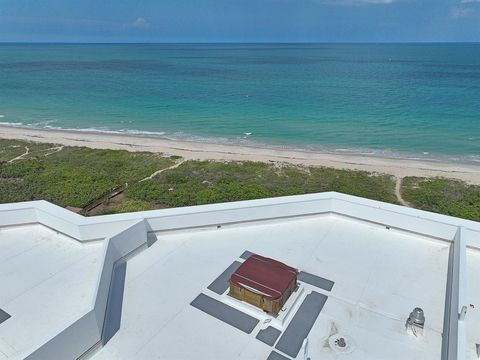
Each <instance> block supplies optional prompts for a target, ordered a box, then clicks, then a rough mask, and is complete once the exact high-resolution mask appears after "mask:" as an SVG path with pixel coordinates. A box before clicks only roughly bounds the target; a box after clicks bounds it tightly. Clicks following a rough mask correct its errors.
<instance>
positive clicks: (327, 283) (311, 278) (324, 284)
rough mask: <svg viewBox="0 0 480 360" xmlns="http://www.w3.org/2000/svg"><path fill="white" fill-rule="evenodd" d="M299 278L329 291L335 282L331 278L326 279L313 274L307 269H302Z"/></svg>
mask: <svg viewBox="0 0 480 360" xmlns="http://www.w3.org/2000/svg"><path fill="white" fill-rule="evenodd" d="M298 280H300V281H303V282H306V283H307V284H310V285H313V286H316V287H318V288H320V289H323V290H327V291H331V290H332V288H333V285H334V284H335V283H334V282H333V281H331V280H327V279H324V278H322V277H320V276H317V275H313V274H310V273H307V272H305V271H300V273H299V274H298Z"/></svg>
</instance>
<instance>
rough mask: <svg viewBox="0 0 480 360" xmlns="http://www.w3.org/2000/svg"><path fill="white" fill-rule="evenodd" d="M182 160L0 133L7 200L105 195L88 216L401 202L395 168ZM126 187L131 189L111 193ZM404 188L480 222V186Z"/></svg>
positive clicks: (410, 184) (73, 200)
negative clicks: (247, 204)
mask: <svg viewBox="0 0 480 360" xmlns="http://www.w3.org/2000/svg"><path fill="white" fill-rule="evenodd" d="M27 149H28V151H27ZM180 159H181V158H180V157H178V156H171V157H168V158H167V157H164V156H161V155H158V154H151V153H130V152H127V151H118V150H94V149H88V148H81V147H62V146H58V145H53V144H40V143H32V142H25V141H17V140H1V139H0V203H6V202H15V201H26V200H37V199H45V200H48V201H51V202H53V203H55V204H57V205H60V206H72V207H78V208H84V207H85V206H86V205H88V204H90V203H91V202H92V201H95V200H97V199H102V203H101V204H100V205H99V206H98V207H96V208H94V209H93V210H91V211H89V212H88V214H89V215H96V214H107V213H118V212H131V211H140V210H149V209H159V208H167V207H177V206H188V205H200V204H210V203H218V202H228V201H237V200H249V199H259V198H266V197H273V196H285V195H296V194H306V193H315V192H323V191H338V192H342V193H346V194H352V195H357V196H362V197H365V198H369V199H375V200H381V201H386V202H390V203H398V201H397V198H396V195H395V179H394V178H393V177H392V176H389V175H381V174H380V175H379V174H372V173H368V172H364V171H353V170H337V169H332V168H324V167H300V166H292V165H289V166H287V165H279V164H274V163H271V164H266V163H259V162H249V161H247V162H219V161H185V162H183V163H182V164H181V165H180V166H178V167H176V168H171V169H167V168H168V167H171V166H172V165H174V164H175V162H176V161H178V160H180ZM12 160H14V161H12ZM161 169H166V170H165V171H163V172H161V173H159V174H158V175H156V176H155V177H153V178H152V179H147V180H144V181H140V180H142V179H145V178H147V177H148V176H150V175H151V174H153V173H155V172H157V171H158V170H161ZM119 187H122V188H123V187H125V191H124V192H123V193H120V194H119V195H117V196H115V197H113V198H111V199H109V198H108V196H106V195H108V194H110V193H111V192H112V191H113V190H114V189H117V188H119ZM401 193H402V196H403V198H404V199H405V200H406V201H407V202H408V203H409V204H411V205H412V206H413V207H416V208H419V209H423V210H429V211H434V212H438V213H442V214H447V215H453V216H458V217H463V218H466V219H472V220H476V221H480V186H474V185H468V184H466V183H464V182H461V181H457V180H450V179H443V178H435V179H426V178H416V177H407V178H405V179H404V180H403V183H402V188H401ZM104 199H106V200H104Z"/></svg>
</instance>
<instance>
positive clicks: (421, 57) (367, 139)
mask: <svg viewBox="0 0 480 360" xmlns="http://www.w3.org/2000/svg"><path fill="white" fill-rule="evenodd" d="M0 84H1V88H0V116H3V117H1V118H0V122H5V123H22V124H24V125H30V126H37V127H45V126H47V127H58V128H69V129H97V130H104V131H122V132H153V133H157V134H158V135H162V136H165V137H169V138H182V139H196V140H204V141H212V142H228V143H240V144H242V143H245V144H253V145H256V144H263V145H268V146H287V147H295V148H306V149H323V150H330V151H353V152H363V153H375V154H379V155H393V156H407V157H416V156H420V157H422V156H423V157H448V158H451V159H460V160H474V161H475V160H477V161H480V44H381V45H380V44H378V45H372V44H359V45H347V44H341V45H340V44H318V45H286V44H271V45H264V44H262V45H250V44H237V45H220V44H215V45H206V44H204V45H185V44H177V45H166V44H163V45H162V44H158V45H157V44H148V45H147V44H143V45H142V44H125V45H114V44H112V45H91V44H90V45H86V44H85V45H68V44H67V45H65V44H62V45H60V44H55V45H49V44H39V45H36V44H35V45H34V44H29V45H19V44H3V45H0ZM245 133H251V134H250V135H245Z"/></svg>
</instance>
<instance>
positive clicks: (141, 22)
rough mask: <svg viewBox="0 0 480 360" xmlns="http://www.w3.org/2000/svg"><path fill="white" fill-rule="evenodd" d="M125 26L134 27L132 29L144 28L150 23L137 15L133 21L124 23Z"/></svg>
mask: <svg viewBox="0 0 480 360" xmlns="http://www.w3.org/2000/svg"><path fill="white" fill-rule="evenodd" d="M124 26H125V27H127V28H134V29H146V28H149V27H150V26H151V24H150V23H149V22H148V21H147V20H145V18H143V17H138V18H136V19H135V21H132V22H131V23H128V24H125V25H124Z"/></svg>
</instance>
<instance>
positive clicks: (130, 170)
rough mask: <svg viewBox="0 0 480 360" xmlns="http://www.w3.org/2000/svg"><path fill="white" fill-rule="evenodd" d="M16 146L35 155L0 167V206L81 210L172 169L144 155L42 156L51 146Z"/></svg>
mask: <svg viewBox="0 0 480 360" xmlns="http://www.w3.org/2000/svg"><path fill="white" fill-rule="evenodd" d="M19 143H20V144H21V145H22V147H23V149H24V147H25V146H28V147H29V148H30V147H32V149H36V150H38V151H37V152H36V155H35V156H31V157H29V158H26V159H21V160H18V161H15V162H13V163H8V162H2V163H0V180H2V185H1V186H2V187H1V188H0V190H1V194H0V201H1V202H10V201H25V200H36V199H44V200H48V201H51V202H53V203H55V204H57V205H60V206H74V207H80V208H81V207H84V206H86V205H87V204H89V203H90V202H91V201H93V200H95V199H97V198H100V197H102V196H103V195H104V194H107V193H109V192H110V191H112V190H113V189H115V188H116V187H118V186H120V185H124V184H128V183H130V184H131V183H135V182H137V181H139V180H140V179H142V178H145V177H147V176H149V175H151V174H152V173H154V172H156V171H158V170H160V169H163V168H166V167H169V166H171V165H173V164H174V161H173V160H171V159H169V158H165V157H162V156H160V155H157V154H150V153H130V152H127V151H118V150H95V149H88V148H78V147H64V148H62V150H61V151H55V152H52V151H51V150H49V151H47V152H45V149H51V148H52V146H51V144H43V145H44V146H38V147H37V146H36V144H35V143H27V142H19ZM0 144H3V143H0ZM47 146H48V147H47ZM57 150H58V148H57ZM46 155H47V156H46ZM6 180H9V181H6Z"/></svg>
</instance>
